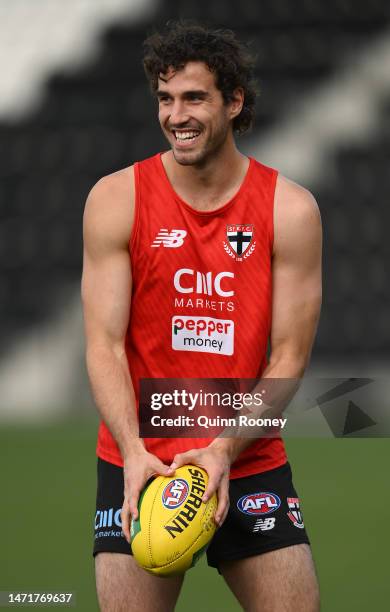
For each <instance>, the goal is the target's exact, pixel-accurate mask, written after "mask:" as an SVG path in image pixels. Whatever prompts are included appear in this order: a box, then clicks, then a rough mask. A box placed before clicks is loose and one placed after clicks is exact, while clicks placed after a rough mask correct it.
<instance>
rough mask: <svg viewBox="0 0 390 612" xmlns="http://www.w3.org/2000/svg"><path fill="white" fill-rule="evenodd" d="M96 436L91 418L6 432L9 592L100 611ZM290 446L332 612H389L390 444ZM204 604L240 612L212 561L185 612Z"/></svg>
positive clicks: (326, 610)
mask: <svg viewBox="0 0 390 612" xmlns="http://www.w3.org/2000/svg"><path fill="white" fill-rule="evenodd" d="M95 437H96V424H95V422H85V421H84V422H77V423H74V422H65V423H61V424H58V423H57V424H55V425H47V426H40V427H38V426H35V427H26V426H24V427H16V426H14V427H11V426H7V427H2V428H0V461H1V503H0V525H1V539H0V590H3V591H4V590H18V591H20V590H22V591H26V590H27V591H28V590H32V591H35V592H37V591H39V590H49V591H54V590H57V591H67V592H69V590H70V591H75V592H76V602H77V605H76V609H78V610H82V611H83V612H89V611H91V612H92V611H94V610H97V609H98V608H97V603H96V597H95V587H94V575H93V560H92V556H91V546H92V522H93V516H94V504H95V488H96V462H95ZM287 448H288V452H289V457H290V462H291V464H292V467H293V472H294V483H295V486H296V488H297V489H298V492H299V494H300V497H301V500H302V502H303V504H302V505H303V509H304V517H305V523H306V526H307V528H308V531H309V534H310V537H311V540H312V545H313V552H314V557H315V561H316V565H317V570H318V574H319V578H320V584H321V591H322V601H323V605H322V612H349V611H351V612H352V611H353V612H360V611H362V612H363V610H364V611H366V610H367V609H372V610H375V611H376V612H381V611H382V610H387V609H388V601H389V599H390V581H389V578H388V567H389V563H388V545H389V537H388V532H389V530H388V515H389V508H390V487H389V481H388V472H387V465H388V461H389V450H390V441H389V440H388V439H373V440H363V439H341V440H340V439H339V440H334V439H316V440H309V439H302V440H298V439H294V440H288V441H287ZM200 594H201V597H200ZM199 607H201V609H202V612H208V611H210V612H211V611H213V612H214V611H215V610H220V609H222V608H223V609H224V610H225V611H226V612H233V611H235V610H239V609H240V608H239V606H238V605H237V604H236V603H235V600H234V598H233V597H232V595H231V594H230V593H229V591H228V589H227V587H226V586H225V584H224V582H223V580H222V578H221V577H220V576H219V575H218V574H217V572H216V571H215V570H212V569H208V568H207V566H206V564H205V562H204V560H203V561H202V562H201V563H200V564H199V565H198V566H197V567H196V568H194V569H193V570H191V571H190V572H189V573H188V574H187V577H186V582H185V585H184V588H183V591H182V594H181V597H180V600H179V604H178V606H177V611H178V612H192V611H194V612H197V611H198V610H199ZM53 609H54V608H53ZM297 612H299V611H297Z"/></svg>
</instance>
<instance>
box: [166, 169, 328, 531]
mask: <svg viewBox="0 0 390 612" xmlns="http://www.w3.org/2000/svg"><path fill="white" fill-rule="evenodd" d="M274 226H275V232H274V233H275V236H274V253H273V265H272V280H273V296H272V326H271V355H270V363H269V365H268V366H267V368H266V369H265V371H264V372H263V374H262V379H264V378H282V379H283V378H284V379H297V378H300V377H302V376H303V373H304V370H305V368H306V366H307V364H308V362H309V359H310V353H311V349H312V345H313V341H314V337H315V333H316V329H317V324H318V318H319V312H320V307H321V252H322V233H321V220H320V215H319V211H318V207H317V204H316V201H315V200H314V198H313V196H312V195H311V194H310V193H309V192H308V191H306V190H305V189H303V188H302V187H300V186H299V185H296V184H295V183H292V182H290V181H288V180H287V179H285V178H283V177H280V178H279V179H278V183H277V189H276V194H275V213H274ZM286 391H290V389H289V387H288V386H287V388H286ZM282 400H283V398H282V397H278V398H277V401H278V403H282ZM260 435H261V432H259V437H260ZM252 442H253V438H252V439H251V438H248V437H247V438H238V437H236V438H216V439H215V440H213V442H211V444H210V445H209V446H208V447H207V448H206V449H201V450H200V451H189V453H182V454H181V455H179V456H176V457H175V464H177V465H183V464H184V463H186V462H188V461H192V462H194V463H198V464H201V463H202V462H203V464H206V462H207V464H206V465H205V467H206V469H207V467H208V465H210V463H211V465H212V466H213V469H212V471H211V473H212V474H213V481H212V482H210V485H209V487H208V490H207V491H206V493H207V496H209V495H211V494H212V493H213V492H214V490H215V489H216V488H218V494H219V497H221V496H223V497H224V498H225V500H226V498H227V479H228V474H226V473H223V471H224V470H225V471H226V469H229V468H230V464H231V463H232V462H233V461H234V460H235V459H236V457H237V456H238V455H239V454H240V453H241V452H242V451H243V450H244V449H245V448H246V447H247V446H249V444H251V443H252ZM216 465H219V468H218V469H216V467H215V466H216ZM227 465H228V468H226V466H227ZM208 471H209V473H210V468H209V469H208ZM210 480H211V478H210ZM227 507H228V506H227V503H223V504H221V505H220V506H219V508H218V509H217V514H216V519H217V521H218V522H222V521H223V520H224V517H225V516H226V512H227Z"/></svg>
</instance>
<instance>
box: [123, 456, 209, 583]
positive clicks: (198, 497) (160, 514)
mask: <svg viewBox="0 0 390 612" xmlns="http://www.w3.org/2000/svg"><path fill="white" fill-rule="evenodd" d="M207 482H208V475H207V472H206V471H205V470H203V469H202V468H200V467H198V466H195V465H185V466H182V467H180V468H178V469H177V470H176V472H175V474H174V476H170V477H166V476H157V477H156V478H155V479H154V480H153V481H152V482H151V483H150V484H149V485H148V486H147V487H146V488H145V489H144V490H143V492H142V493H141V496H140V499H139V503H138V512H139V517H138V520H136V521H132V523H131V548H132V552H133V555H134V558H135V560H136V561H137V563H138V565H140V566H141V567H142V568H144V569H145V570H147V571H148V572H151V573H152V574H156V575H158V576H172V575H175V574H183V573H184V572H185V571H187V570H188V569H189V568H190V567H193V566H194V565H195V563H196V562H197V560H198V559H199V558H200V557H201V556H202V554H203V553H204V552H205V550H206V548H207V546H208V544H209V543H210V540H211V538H212V537H213V535H214V533H215V530H216V524H215V521H214V514H215V511H216V509H217V495H216V494H214V495H213V496H212V497H211V498H210V499H209V500H208V501H207V502H206V503H204V502H202V496H203V494H204V492H205V490H206V486H207Z"/></svg>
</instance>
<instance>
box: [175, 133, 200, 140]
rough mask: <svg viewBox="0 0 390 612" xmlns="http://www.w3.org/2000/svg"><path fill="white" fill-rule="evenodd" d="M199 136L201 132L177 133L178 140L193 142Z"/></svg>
mask: <svg viewBox="0 0 390 612" xmlns="http://www.w3.org/2000/svg"><path fill="white" fill-rule="evenodd" d="M198 135H199V132H175V136H176V139H177V140H192V139H193V138H196V137H197V136H198Z"/></svg>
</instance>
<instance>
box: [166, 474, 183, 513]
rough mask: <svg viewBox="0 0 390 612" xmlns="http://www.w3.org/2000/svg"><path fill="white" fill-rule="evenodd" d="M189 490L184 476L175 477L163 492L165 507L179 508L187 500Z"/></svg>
mask: <svg viewBox="0 0 390 612" xmlns="http://www.w3.org/2000/svg"><path fill="white" fill-rule="evenodd" d="M188 492H189V486H188V483H187V481H186V480H184V479H183V478H175V480H171V482H170V483H168V484H167V486H166V487H165V489H164V491H163V494H162V503H163V505H164V506H165V508H169V509H171V508H178V507H179V506H181V505H182V503H184V502H185V500H186V499H187V496H188Z"/></svg>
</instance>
